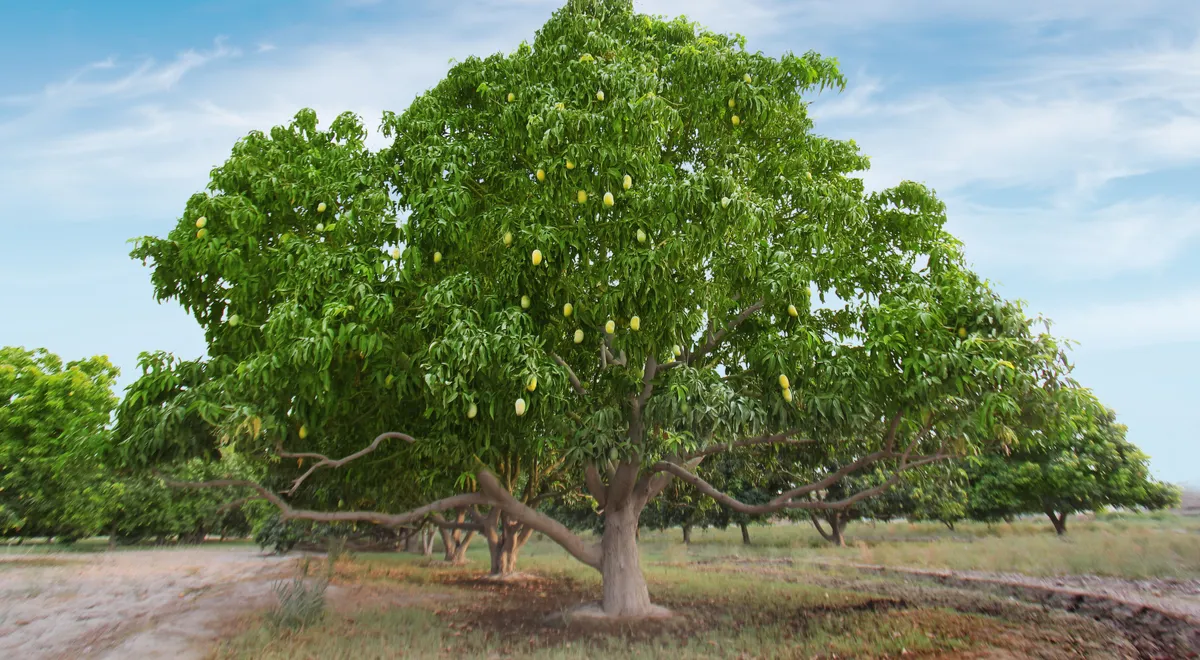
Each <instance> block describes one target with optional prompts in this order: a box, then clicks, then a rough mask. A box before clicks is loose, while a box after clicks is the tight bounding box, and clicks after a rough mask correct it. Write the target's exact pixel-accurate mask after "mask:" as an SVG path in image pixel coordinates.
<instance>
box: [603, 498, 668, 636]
mask: <svg viewBox="0 0 1200 660" xmlns="http://www.w3.org/2000/svg"><path fill="white" fill-rule="evenodd" d="M640 515H641V507H640V506H633V505H630V504H626V505H625V506H624V507H621V508H610V509H606V510H605V512H604V537H603V538H602V539H601V542H600V547H601V552H602V553H603V555H602V559H601V569H600V573H601V575H602V576H603V582H604V602H603V609H604V613H605V614H606V615H608V616H610V617H643V616H647V615H650V614H652V613H654V611H655V608H654V607H653V606H651V604H650V592H649V590H648V589H647V588H646V578H645V576H644V575H642V566H641V559H640V557H639V556H638V546H637V528H638V518H639V517H640Z"/></svg>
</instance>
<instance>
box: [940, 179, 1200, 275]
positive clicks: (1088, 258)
mask: <svg viewBox="0 0 1200 660" xmlns="http://www.w3.org/2000/svg"><path fill="white" fill-rule="evenodd" d="M947 210H948V215H949V218H950V230H951V231H952V232H953V233H954V234H955V235H956V236H958V237H959V238H960V239H961V240H962V241H963V242H964V243H965V245H966V252H967V256H968V258H969V259H970V260H971V261H972V262H973V263H975V264H976V265H978V266H979V267H980V271H981V272H984V273H997V272H1001V271H1008V272H1013V273H1021V272H1036V273H1038V274H1039V275H1041V276H1043V277H1047V278H1050V279H1052V280H1056V281H1063V280H1105V279H1111V278H1116V277H1122V276H1126V275H1129V274H1131V273H1135V272H1139V271H1156V270H1162V269H1164V268H1166V267H1168V266H1169V265H1170V264H1172V263H1174V262H1176V261H1178V260H1180V259H1182V258H1184V257H1186V256H1187V255H1189V254H1191V253H1194V251H1195V245H1196V243H1197V242H1198V241H1200V200H1197V201H1194V202H1189V201H1180V200H1174V199H1167V198H1150V199H1143V200H1134V201H1122V202H1118V203H1115V204H1111V205H1108V206H1104V207H1102V208H1099V209H1096V210H1091V211H1071V210H1066V209H1057V208H1053V207H1048V208H1031V207H1024V208H1005V209H999V208H995V207H989V206H984V205H980V204H973V203H971V202H969V201H967V200H962V199H949V200H947Z"/></svg>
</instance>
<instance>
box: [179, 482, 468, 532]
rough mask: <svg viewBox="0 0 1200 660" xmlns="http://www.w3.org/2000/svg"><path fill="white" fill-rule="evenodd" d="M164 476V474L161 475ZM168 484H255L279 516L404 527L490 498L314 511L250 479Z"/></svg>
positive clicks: (238, 486) (223, 485) (209, 486)
mask: <svg viewBox="0 0 1200 660" xmlns="http://www.w3.org/2000/svg"><path fill="white" fill-rule="evenodd" d="M160 476H161V475H160ZM163 481H164V482H166V484H167V485H168V486H172V487H174V488H230V487H236V488H252V489H254V490H255V491H257V492H258V496H259V497H261V498H262V499H264V500H266V501H268V502H270V503H271V504H273V505H274V506H275V508H277V509H279V517H280V518H283V519H284V520H312V521H315V522H330V523H332V522H370V523H375V524H377V525H382V526H384V527H401V526H404V525H407V524H409V523H413V522H416V521H418V520H422V519H424V518H425V517H426V516H428V515H429V514H431V513H434V512H435V511H445V510H447V509H456V508H458V507H463V506H471V505H473V504H489V503H490V500H488V498H486V497H484V496H483V495H481V494H479V493H464V494H462V495H454V496H451V497H446V498H443V499H440V500H437V501H436V502H430V503H429V504H426V505H425V506H422V507H419V508H416V509H413V510H411V511H407V512H405V513H383V512H380V511H311V510H309V509H296V508H293V507H292V505H290V504H288V503H287V502H285V501H284V499H283V498H282V497H280V496H279V495H278V494H277V493H274V492H272V491H270V490H268V489H267V488H266V487H264V486H263V485H262V484H260V483H258V482H255V481H250V480H248V479H214V480H212V481H174V480H172V479H167V478H165V477H164V478H163Z"/></svg>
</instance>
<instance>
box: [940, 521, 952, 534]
mask: <svg viewBox="0 0 1200 660" xmlns="http://www.w3.org/2000/svg"><path fill="white" fill-rule="evenodd" d="M942 524H943V525H945V526H946V529H948V530H950V531H952V532H953V531H954V521H953V520H943V521H942Z"/></svg>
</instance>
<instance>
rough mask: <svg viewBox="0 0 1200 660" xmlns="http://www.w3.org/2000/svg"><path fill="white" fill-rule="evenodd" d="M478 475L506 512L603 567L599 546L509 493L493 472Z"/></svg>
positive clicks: (572, 553)
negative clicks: (587, 541) (591, 543)
mask: <svg viewBox="0 0 1200 660" xmlns="http://www.w3.org/2000/svg"><path fill="white" fill-rule="evenodd" d="M476 478H477V479H478V481H479V487H480V488H481V489H482V490H483V492H484V493H485V494H486V495H487V496H488V497H489V498H491V499H492V500H493V501H494V502H495V504H496V506H498V507H500V508H502V509H504V511H505V513H507V514H508V515H510V516H512V517H513V518H514V519H516V520H517V521H519V522H521V523H523V524H525V525H526V526H527V527H530V528H533V529H535V530H537V531H539V532H541V533H543V534H545V535H546V536H549V537H550V538H551V539H553V540H554V542H555V543H557V544H559V545H560V546H562V547H563V549H564V550H566V551H567V552H569V553H571V556H573V557H575V558H576V559H578V560H579V561H581V562H583V563H585V564H587V565H588V566H591V567H592V568H595V569H596V570H600V567H601V566H600V561H601V558H602V557H601V554H600V548H598V547H596V546H594V545H588V544H586V543H584V541H583V539H581V538H579V537H578V536H576V535H575V534H574V533H573V532H572V531H571V530H569V529H567V528H566V526H564V525H563V524H562V523H560V522H558V521H557V520H554V519H552V518H549V517H547V516H544V515H542V514H540V513H538V512H537V511H534V510H533V509H531V508H529V507H528V506H525V505H524V504H522V503H521V502H519V501H518V500H517V498H515V497H513V496H512V493H509V492H508V491H507V490H505V489H504V487H503V486H501V485H500V482H499V481H498V480H497V479H496V475H494V474H492V473H491V472H489V471H487V470H481V471H480V472H479V474H478V475H476Z"/></svg>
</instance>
